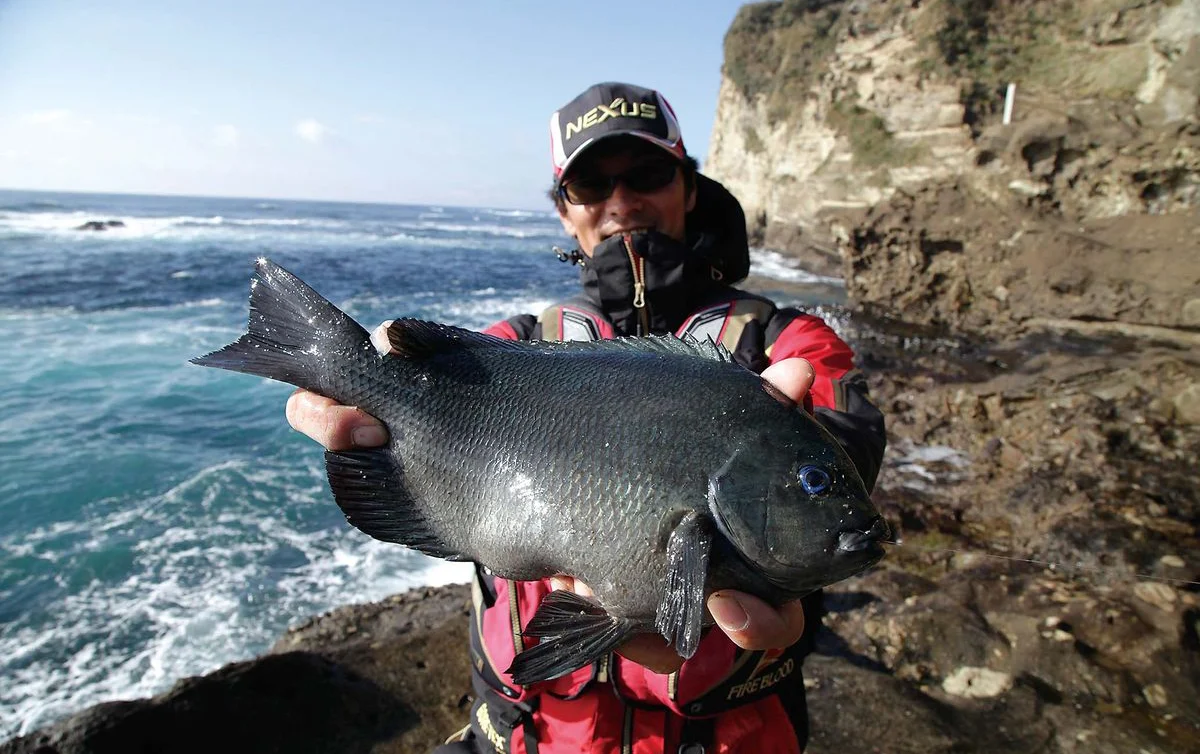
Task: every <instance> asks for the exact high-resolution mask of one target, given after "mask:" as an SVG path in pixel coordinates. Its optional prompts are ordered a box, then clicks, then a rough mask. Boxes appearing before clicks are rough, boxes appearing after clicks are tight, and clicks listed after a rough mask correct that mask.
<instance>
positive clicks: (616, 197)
mask: <svg viewBox="0 0 1200 754" xmlns="http://www.w3.org/2000/svg"><path fill="white" fill-rule="evenodd" d="M641 206H642V195H641V194H639V193H638V192H636V191H634V190H633V189H631V188H629V187H628V186H626V185H625V181H623V180H618V181H617V182H616V185H615V186H613V192H612V196H610V197H608V203H607V204H606V206H605V209H607V210H608V212H609V213H610V214H618V213H624V212H629V211H630V210H636V209H640V208H641Z"/></svg>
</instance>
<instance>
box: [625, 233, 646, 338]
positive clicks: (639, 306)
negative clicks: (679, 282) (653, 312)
mask: <svg viewBox="0 0 1200 754" xmlns="http://www.w3.org/2000/svg"><path fill="white" fill-rule="evenodd" d="M622 238H623V239H624V241H625V253H626V254H628V255H629V266H630V268H631V269H632V270H633V308H634V309H636V310H637V312H638V333H637V334H638V335H649V334H650V311H649V310H648V309H647V308H646V260H645V258H643V257H642V255H641V254H638V253H637V252H636V251H634V250H633V236H631V235H630V234H628V233H625V234H623V235H622Z"/></svg>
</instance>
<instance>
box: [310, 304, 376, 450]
mask: <svg viewBox="0 0 1200 754" xmlns="http://www.w3.org/2000/svg"><path fill="white" fill-rule="evenodd" d="M384 327H386V325H380V326H379V328H376V332H378V331H379V330H380V329H382V328H384ZM287 420H288V424H291V425H292V429H294V430H296V431H298V432H303V433H304V434H306V435H308V436H309V437H311V438H312V439H314V440H316V441H317V442H319V443H321V444H322V445H324V446H325V449H326V450H354V449H356V448H375V447H379V446H380V445H383V444H384V443H386V442H387V441H388V432H387V429H386V428H385V427H384V426H383V422H381V421H379V420H378V419H376V418H375V417H373V416H371V415H370V414H368V413H367V412H365V411H363V410H361V409H357V408H354V407H353V406H343V405H342V404H340V403H338V402H337V401H335V400H333V399H331V398H326V397H325V396H323V395H317V394H316V393H313V392H309V391H308V390H297V391H296V392H294V393H292V395H291V397H289V398H288V402H287Z"/></svg>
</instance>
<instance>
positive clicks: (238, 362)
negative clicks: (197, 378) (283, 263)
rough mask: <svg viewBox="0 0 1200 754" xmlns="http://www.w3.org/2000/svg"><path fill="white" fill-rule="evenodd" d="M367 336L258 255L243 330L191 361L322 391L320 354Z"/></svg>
mask: <svg viewBox="0 0 1200 754" xmlns="http://www.w3.org/2000/svg"><path fill="white" fill-rule="evenodd" d="M369 339H370V336H369V335H368V334H367V331H366V330H364V329H363V328H362V327H360V326H359V324H358V323H357V322H355V321H354V320H353V319H351V318H350V317H349V316H348V315H347V314H346V313H345V312H343V311H342V310H340V309H338V308H337V307H336V306H334V305H333V304H331V303H329V301H327V300H326V299H325V298H324V297H322V296H321V294H319V293H317V292H316V291H314V290H313V289H312V288H310V287H309V286H308V285H307V284H306V283H305V282H304V281H303V280H301V279H300V278H298V277H296V276H295V275H293V274H292V273H290V272H288V271H287V270H285V269H283V268H282V267H280V266H279V265H277V264H275V263H274V262H272V261H271V260H269V259H259V260H258V262H257V263H255V266H254V277H253V278H251V281H250V320H249V324H248V332H247V333H246V334H245V335H243V336H242V337H240V338H238V339H237V340H236V341H235V342H233V343H230V344H229V345H227V346H225V347H224V348H222V349H221V350H219V351H214V352H212V353H210V354H208V355H207V356H200V357H197V358H195V359H192V360H191V363H193V364H199V365H200V366H202V367H216V368H217V369H229V370H232V371H234V372H245V373H246V374H254V375H258V376H259V377H268V378H270V379H273V380H280V381H281V382H288V383H291V384H293V385H295V386H297V387H302V388H305V389H307V390H313V391H316V392H322V383H321V377H322V371H323V370H321V369H320V364H319V360H320V358H321V355H322V354H328V353H331V352H333V351H334V350H340V349H345V348H346V347H348V346H349V347H354V346H356V345H358V344H360V343H365V342H368V341H369Z"/></svg>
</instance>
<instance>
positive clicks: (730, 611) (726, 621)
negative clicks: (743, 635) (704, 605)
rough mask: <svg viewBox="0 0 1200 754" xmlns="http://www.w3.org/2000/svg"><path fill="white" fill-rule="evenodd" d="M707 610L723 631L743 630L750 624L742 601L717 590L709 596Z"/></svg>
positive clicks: (748, 615)
mask: <svg viewBox="0 0 1200 754" xmlns="http://www.w3.org/2000/svg"><path fill="white" fill-rule="evenodd" d="M708 611H709V612H710V613H712V617H713V620H715V621H716V622H717V625H718V626H720V627H721V629H722V630H723V631H745V630H746V628H747V627H749V625H750V614H749V613H747V612H746V611H745V609H743V608H742V603H740V602H738V601H737V600H735V599H734V598H733V597H726V596H725V595H723V594H720V593H719V592H718V593H717V594H714V595H713V596H712V597H711V598H709V600H708Z"/></svg>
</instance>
